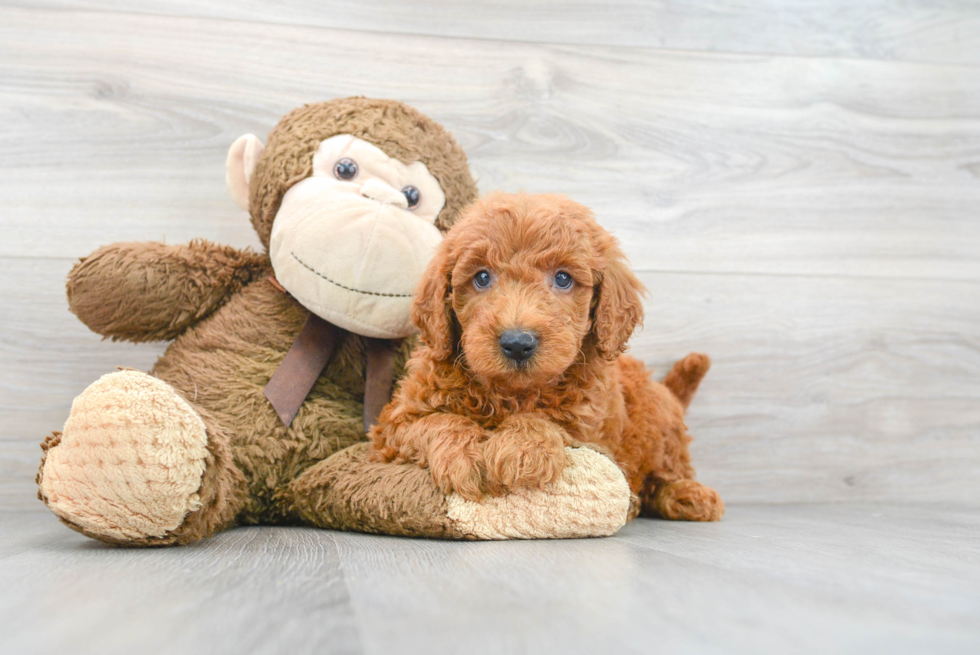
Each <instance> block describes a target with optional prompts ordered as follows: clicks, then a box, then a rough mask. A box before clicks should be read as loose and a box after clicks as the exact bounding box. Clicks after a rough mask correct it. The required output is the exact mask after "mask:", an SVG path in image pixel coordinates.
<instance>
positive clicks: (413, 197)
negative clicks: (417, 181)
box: [402, 185, 422, 209]
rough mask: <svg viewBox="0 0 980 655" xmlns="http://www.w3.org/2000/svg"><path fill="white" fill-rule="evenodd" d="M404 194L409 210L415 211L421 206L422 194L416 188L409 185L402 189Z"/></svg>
mask: <svg viewBox="0 0 980 655" xmlns="http://www.w3.org/2000/svg"><path fill="white" fill-rule="evenodd" d="M402 193H404V194H405V200H407V201H408V208H409V209H415V208H416V207H418V206H419V201H421V200H422V194H421V193H419V190H418V189H416V188H415V187H413V186H411V185H409V186H407V187H405V188H404V189H402Z"/></svg>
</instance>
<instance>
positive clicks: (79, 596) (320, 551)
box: [0, 512, 362, 654]
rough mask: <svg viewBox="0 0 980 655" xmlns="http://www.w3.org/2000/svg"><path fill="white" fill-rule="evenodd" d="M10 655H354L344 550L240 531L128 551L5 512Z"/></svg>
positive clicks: (0, 600)
mask: <svg viewBox="0 0 980 655" xmlns="http://www.w3.org/2000/svg"><path fill="white" fill-rule="evenodd" d="M0 525H2V530H0V535H2V536H0V589H2V591H0V616H2V617H3V618H0V624H2V625H3V628H4V629H3V631H2V632H3V634H2V636H0V650H2V651H3V652H5V653H54V652H59V651H60V652H72V653H79V654H83V653H131V652H142V653H174V654H177V653H181V654H183V653H222V654H223V653H229V654H231V653H294V652H318V653H319V652H323V653H359V652H362V648H361V645H360V641H361V637H360V636H359V635H358V633H357V631H356V630H355V628H354V616H353V610H352V607H351V603H350V597H349V594H348V591H347V587H346V583H345V582H344V574H343V569H342V565H341V562H340V560H339V556H338V552H337V548H336V546H335V545H334V543H333V541H332V540H331V539H330V538H329V537H328V538H324V537H325V536H326V533H320V532H318V531H316V530H312V529H311V530H288V531H287V530H275V529H272V528H259V529H255V530H235V531H232V532H228V533H226V534H224V535H222V536H221V537H220V538H218V539H215V540H212V541H211V542H209V543H207V544H202V545H199V546H190V547H186V548H177V549H149V550H128V549H122V548H113V547H110V546H105V545H103V544H99V543H97V542H94V541H91V540H89V539H87V538H85V537H82V536H81V535H78V534H77V533H74V532H72V531H71V530H69V529H68V528H66V527H65V526H63V525H61V524H60V523H58V521H57V519H55V518H54V516H53V515H50V516H49V515H47V514H42V513H36V512H23V513H12V512H9V513H3V514H2V515H0Z"/></svg>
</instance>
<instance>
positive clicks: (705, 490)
mask: <svg viewBox="0 0 980 655" xmlns="http://www.w3.org/2000/svg"><path fill="white" fill-rule="evenodd" d="M643 513H644V514H647V515H653V516H660V517H661V518H665V519H672V520H675V521H720V520H721V517H722V515H723V514H724V513H725V503H724V502H722V500H721V496H719V495H718V492H717V491H715V490H714V489H712V488H711V487H706V486H704V485H703V484H701V483H700V482H698V481H696V480H677V481H676V482H669V483H666V484H661V485H657V487H656V490H655V491H654V492H653V496H652V497H650V498H647V499H645V500H644V503H643Z"/></svg>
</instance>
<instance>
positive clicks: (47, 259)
mask: <svg viewBox="0 0 980 655" xmlns="http://www.w3.org/2000/svg"><path fill="white" fill-rule="evenodd" d="M15 4H16V3H15ZM20 4H21V5H24V6H22V7H17V6H12V5H11V3H5V5H4V6H2V7H0V121H2V124H3V125H4V129H3V132H2V134H0V229H2V235H3V238H2V239H0V275H2V276H3V277H2V279H4V280H5V281H6V284H5V285H3V286H2V287H0V506H6V507H17V508H24V507H34V506H35V505H36V504H37V501H36V500H35V499H34V493H35V490H34V485H33V482H32V480H33V475H34V471H35V469H36V466H37V461H38V458H39V449H38V447H37V443H38V441H40V439H41V438H42V437H43V436H44V435H45V434H47V433H48V432H49V431H51V430H53V429H59V428H60V426H61V425H62V424H63V422H64V420H65V418H66V417H67V414H68V411H69V408H70V403H71V399H72V398H73V397H74V396H75V395H77V394H78V393H80V392H81V390H82V389H84V388H85V386H86V385H88V384H89V383H91V382H92V381H94V380H95V379H96V378H97V377H98V376H99V375H102V374H103V373H106V372H109V371H112V370H114V368H115V367H116V366H130V367H133V368H138V369H144V370H145V369H147V368H149V367H150V366H151V365H152V362H153V360H154V359H155V358H156V357H157V356H158V355H159V354H160V353H161V352H162V350H163V347H164V346H163V345H147V346H140V347H135V346H130V345H127V344H112V343H109V342H101V341H100V339H99V337H97V336H96V335H93V334H90V333H88V332H87V330H86V329H85V328H84V326H82V325H81V324H80V323H79V322H78V321H77V320H76V319H75V318H74V317H73V316H71V314H69V313H68V312H67V307H66V302H65V297H64V285H63V281H64V275H65V274H66V273H67V271H68V270H69V268H70V266H71V263H72V261H73V260H74V259H76V258H77V257H79V256H83V255H85V254H87V253H88V252H90V251H92V250H93V249H95V248H96V247H97V246H99V245H103V244H105V243H109V242H113V241H125V240H143V239H156V240H165V241H168V242H172V243H179V242H185V241H187V240H189V239H191V238H195V237H204V238H209V239H212V240H215V241H218V242H222V243H228V244H231V245H235V246H240V247H244V246H251V247H257V245H258V244H257V240H256V238H255V236H254V234H252V232H251V229H250V228H249V226H248V221H247V217H246V216H245V214H244V213H243V212H241V211H240V210H238V209H237V208H236V207H235V205H234V203H233V202H232V201H231V200H230V199H229V198H228V197H227V193H226V191H225V189H224V182H223V179H224V171H223V162H224V157H225V152H226V149H227V148H228V146H229V145H230V144H231V143H232V141H233V140H234V139H235V138H236V137H237V136H238V135H240V134H242V133H245V132H253V133H256V134H260V135H263V136H264V135H265V134H266V133H267V132H268V130H269V129H270V127H271V126H272V125H273V124H274V123H275V121H276V120H278V118H279V117H280V115H281V114H283V113H284V112H285V111H287V110H289V109H291V108H293V107H294V106H297V105H299V104H302V103H303V102H308V101H313V100H319V99H326V98H332V97H337V96H345V95H352V94H365V95H371V96H381V97H396V98H399V99H402V100H405V101H407V102H409V103H410V104H413V105H415V106H417V107H418V108H419V109H421V110H422V111H424V112H426V113H428V114H430V115H432V116H433V117H434V118H436V119H437V120H439V121H441V122H443V123H444V124H445V125H446V126H447V127H449V128H450V129H451V130H452V131H453V132H454V134H456V136H457V137H458V139H459V140H460V141H461V143H462V144H463V146H464V148H465V149H466V150H467V152H468V153H469V154H470V158H471V163H472V167H473V169H474V171H475V173H476V174H477V175H478V177H479V179H480V185H481V188H482V189H483V190H484V191H488V190H492V189H498V188H502V189H505V190H517V189H521V188H523V189H525V190H528V191H533V192H563V193H567V194H568V195H570V196H572V197H573V198H575V199H577V200H580V201H582V202H584V203H586V204H588V205H590V206H592V207H593V208H595V209H596V212H597V214H598V216H599V218H600V220H601V221H602V222H603V223H604V224H605V225H606V226H608V227H609V228H611V229H612V230H613V231H614V232H615V233H616V234H617V235H618V236H619V237H620V238H621V239H622V240H623V242H624V245H625V248H626V250H627V252H628V254H629V255H630V257H631V260H632V262H633V264H634V265H635V266H636V267H637V268H638V269H640V270H641V272H642V277H643V279H644V281H645V282H646V284H647V285H648V286H649V287H650V290H651V296H650V299H649V301H648V303H647V313H648V318H647V322H646V329H645V330H644V331H643V332H642V333H640V334H639V335H638V336H637V337H636V339H635V341H634V346H633V350H634V354H636V355H637V356H639V357H641V358H643V359H644V360H645V361H647V362H648V363H650V364H652V365H653V366H654V367H655V368H657V369H658V370H659V373H660V374H663V372H664V371H665V370H666V368H667V367H668V366H669V365H670V363H671V362H672V361H673V360H675V359H677V358H679V357H681V356H683V355H684V354H686V353H687V352H689V351H692V350H698V351H703V352H707V353H709V354H710V355H712V357H713V358H714V360H715V367H714V368H713V370H712V371H711V373H710V374H709V376H708V378H707V380H706V381H705V383H704V385H703V386H702V389H701V391H700V392H699V394H698V396H697V398H695V401H694V404H693V405H692V407H691V411H690V414H689V423H690V426H691V428H692V432H693V433H694V434H695V437H696V441H695V445H694V453H695V462H696V463H697V464H698V467H699V471H700V477H701V479H702V480H704V481H705V482H706V483H708V484H711V485H713V486H716V487H717V488H718V489H719V490H720V491H721V492H722V493H723V495H724V497H725V498H726V499H727V500H728V501H729V503H735V504H738V503H740V502H793V501H819V500H824V501H829V500H833V501H848V500H888V499H891V500H918V499H924V498H931V499H935V500H942V501H951V502H952V501H957V502H976V498H977V496H978V491H980V478H978V477H977V476H976V473H975V472H976V470H977V467H978V465H980V315H978V314H980V221H978V220H977V213H976V208H977V207H980V182H978V180H980V87H978V86H977V85H976V80H977V79H978V77H977V76H978V74H980V68H978V67H976V66H963V65H946V64H937V63H912V62H908V61H899V60H900V59H917V58H918V59H922V60H932V61H939V62H943V61H966V59H963V58H962V57H960V56H959V55H957V56H953V57H946V58H944V57H943V56H940V55H938V54H936V53H939V52H940V51H941V50H942V49H941V48H940V49H933V50H929V48H928V47H927V46H926V45H923V44H926V43H927V42H928V41H930V39H933V38H934V37H935V35H937V34H943V35H945V36H946V37H949V38H947V39H945V41H947V42H948V43H946V45H947V46H948V47H949V48H953V49H955V48H961V49H965V50H961V51H958V52H959V54H960V55H961V54H962V52H970V51H971V50H970V48H974V47H975V44H976V42H975V41H973V40H971V38H972V37H971V38H966V37H963V38H953V37H956V36H957V35H958V34H959V33H960V30H961V29H966V28H967V27H968V26H969V25H970V24H971V22H970V21H971V20H974V19H975V16H974V13H975V11H976V10H974V9H971V7H970V6H969V5H968V4H966V3H957V2H949V3H937V4H932V3H930V4H929V5H928V7H929V8H928V9H927V8H926V4H925V3H918V4H917V3H912V4H910V5H908V6H907V7H906V11H899V10H897V9H894V8H889V7H888V6H886V4H885V3H882V2H872V3H857V4H855V6H854V7H851V5H850V4H849V5H847V7H845V6H844V4H843V3H823V4H820V5H819V6H818V4H817V3H798V4H793V5H792V6H790V5H781V6H782V7H783V9H782V10H781V11H782V13H779V14H778V15H776V16H773V22H772V23H767V24H766V26H767V27H766V29H765V30H763V29H758V30H755V32H757V34H756V35H755V38H750V37H749V36H745V29H742V31H741V32H740V31H739V30H738V29H734V28H733V29H732V30H731V31H729V30H728V29H727V28H725V29H722V27H716V28H713V29H714V32H712V31H711V30H707V31H705V32H704V38H705V39H709V40H711V39H713V41H712V42H713V43H714V45H712V46H711V47H708V46H705V47H704V49H705V50H713V51H709V52H678V51H666V50H658V49H656V48H649V47H646V46H647V45H649V44H648V43H646V42H644V43H636V42H633V41H631V39H633V38H635V36H636V34H638V33H639V32H637V31H635V30H634V31H630V30H631V29H633V28H632V27H630V28H629V29H627V28H626V27H622V25H623V24H625V23H629V24H630V25H631V26H637V25H641V24H642V21H641V20H640V18H638V16H639V14H637V13H636V12H641V13H642V12H654V13H644V14H643V15H644V16H653V17H654V18H650V19H649V20H651V21H653V22H655V23H656V22H657V20H659V19H656V20H654V19H655V18H656V17H657V16H660V17H663V16H667V15H668V14H669V13H670V12H681V11H683V12H693V13H692V15H693V14H698V15H699V16H701V17H700V18H698V19H697V20H696V21H694V22H691V23H689V24H688V23H685V25H687V26H688V28H691V30H689V33H690V34H693V33H694V32H695V31H697V30H693V27H692V26H695V25H700V24H706V23H704V21H709V19H710V20H717V21H721V22H718V23H717V25H723V24H727V23H725V20H726V19H725V17H726V16H728V17H731V19H732V21H734V23H732V24H733V25H734V24H741V25H747V24H756V23H757V22H758V21H757V20H756V19H755V18H752V16H755V14H753V13H752V12H753V11H764V10H765V9H766V7H768V5H766V4H765V3H762V4H754V5H753V4H746V3H738V6H736V5H735V4H732V3H728V2H725V1H723V0H717V1H716V2H709V0H703V1H699V2H692V3H687V4H685V5H684V7H685V8H684V9H679V8H678V7H679V5H676V6H675V5H673V4H664V3H648V4H641V3H630V2H621V3H620V4H618V5H616V6H617V7H619V8H620V9H621V11H618V12H617V11H612V10H611V11H610V18H609V20H610V21H611V22H609V23H603V22H601V21H598V20H591V18H590V17H594V14H593V13H589V12H593V11H594V10H593V9H591V8H589V7H590V6H591V5H590V6H586V4H584V3H574V2H566V3H561V4H554V5H550V6H548V7H545V6H544V5H535V4H533V3H531V4H527V3H523V4H522V7H518V8H515V7H514V6H512V5H511V4H509V3H508V2H502V3H498V6H499V7H500V8H504V9H507V8H509V9H508V10H512V11H516V12H523V13H521V14H520V15H521V16H526V17H528V20H527V21H523V22H522V21H515V20H507V19H506V17H505V14H501V15H500V16H504V17H500V16H498V17H497V18H493V17H492V16H491V15H490V13H489V12H490V10H489V9H486V8H480V7H476V8H472V9H469V10H464V9H461V8H460V7H461V6H462V3H459V4H457V3H452V7H450V4H449V3H446V4H441V5H438V7H441V8H443V9H445V11H443V12H441V13H440V12H433V11H428V12H427V13H428V15H433V14H435V15H437V16H438V20H436V19H431V20H429V21H427V22H425V23H424V25H422V23H421V22H416V23H412V22H411V21H410V20H407V15H408V13H411V10H410V9H406V6H407V4H406V3H391V4H390V5H386V6H387V7H388V8H389V10H390V11H388V12H381V13H382V14H383V15H382V16H380V17H378V18H377V20H378V22H377V24H376V25H375V26H374V27H371V28H370V29H369V28H368V27H366V23H364V22H358V21H363V20H367V18H369V17H370V14H371V11H370V9H371V8H372V7H379V6H381V5H378V4H370V3H364V4H354V3H335V4H334V5H333V6H332V11H319V7H320V5H318V4H316V5H315V4H314V3H311V2H299V1H296V2H291V3H283V4H279V5H276V8H270V7H273V5H271V4H270V5H268V6H266V5H262V4H261V3H258V2H252V1H248V2H243V3H238V4H233V3H228V2H200V3H193V4H192V3H164V4H154V5H150V4H149V3H126V7H125V11H116V9H118V8H119V7H120V6H121V5H119V6H117V5H113V4H111V3H110V2H108V0H107V1H106V2H103V3H101V4H98V3H89V4H87V5H85V6H89V7H96V8H99V10H98V11H94V10H69V9H64V8H53V9H44V8H39V7H42V6H47V7H56V6H57V7H69V6H73V7H74V6H82V5H80V4H74V3H73V4H72V5H68V4H67V3H62V4H57V3H47V4H45V5H41V4H33V3H24V2H21V3H20ZM858 5H859V6H858ZM595 6H598V5H595ZM417 7H420V8H421V9H420V10H419V11H420V15H421V14H422V13H426V11H427V10H426V11H423V10H425V8H426V7H437V5H436V4H432V3H430V4H428V5H426V4H421V5H417ZM468 12H470V13H468ZM472 12H475V13H472ZM480 12H483V13H480ZM630 12H633V13H630ZM656 12H661V13H656ZM663 12H668V13H663ZM698 12H700V13H698ZM794 12H795V13H794ZM374 13H378V12H374ZM182 14H187V15H182ZM312 14H317V15H318V16H319V18H318V19H317V20H314V19H313V18H311V15H312ZM746 16H748V17H749V18H745V17H746ZM474 17H476V18H479V19H480V20H479V21H476V22H472V21H473V20H474ZM739 17H741V18H739ZM491 18H493V19H492V20H491ZM532 18H533V19H534V20H531V19H532ZM535 20H536V21H538V22H537V23H536V22H535ZM644 20H646V19H644ZM692 20H693V19H692ZM746 20H747V21H748V22H745V21H746ZM331 21H335V22H331ZM698 21H701V22H698ZM738 21H742V23H739V22H738ZM542 22H551V23H554V25H555V28H554V29H555V32H554V33H552V32H548V31H546V30H542V29H539V26H540V25H541V24H542ZM289 23H301V25H295V24H294V25H290V24H289ZM581 24H587V25H588V26H589V30H591V31H586V33H585V34H583V35H582V36H581V38H576V39H570V38H568V37H567V35H568V34H571V33H572V32H571V31H570V30H572V29H573V28H574V29H578V28H579V27H580V26H581ZM658 24H659V23H658ZM954 24H955V26H956V27H955V29H954V28H953V27H951V26H953V25H954ZM398 25H401V27H400V28H399V29H395V26H398ZM665 25H666V24H665ZM869 25H875V26H881V27H880V29H881V30H882V31H883V32H887V33H888V34H890V35H891V36H890V37H889V38H891V39H892V41H890V43H891V44H892V46H887V44H886V45H882V43H883V42H882V41H881V40H876V38H877V37H875V34H876V32H875V31H874V29H871V30H869V29H867V28H868V26H869ZM317 26H320V27H317ZM793 26H795V27H793ZM335 28H343V29H335ZM464 28H465V29H464ZM508 29H510V30H511V32H509V33H508V32H507V30H508ZM637 29H639V28H637ZM685 29H687V28H685ZM794 29H795V30H796V31H794ZM358 30H364V31H358ZM467 30H469V31H467ZM479 30H485V31H483V32H482V33H480V34H479V35H478V36H479V38H471V37H472V36H474V35H475V34H476V32H477V31H479ZM562 30H565V31H564V32H562ZM664 30H665V33H666V32H670V33H672V34H675V33H676V34H677V35H678V38H681V37H682V36H683V34H684V29H679V28H678V29H671V30H667V29H666V27H664ZM692 30H693V31H692ZM395 32H398V33H395ZM402 32H416V33H415V34H404V33H402ZM721 33H724V34H727V35H728V36H727V37H726V38H727V39H729V40H727V41H726V40H725V39H723V38H721V37H720V36H719V34H721ZM803 33H807V34H811V35H818V36H819V34H827V35H829V34H836V35H837V36H836V37H835V38H837V41H833V40H830V39H829V37H828V38H827V39H824V40H821V39H823V37H819V38H818V36H813V38H812V39H811V40H809V41H808V40H807V39H806V38H799V39H798V43H799V44H800V48H802V50H799V51H793V50H791V49H789V48H786V47H783V46H780V47H779V48H777V47H776V46H774V45H773V44H774V43H776V42H777V41H778V40H779V39H782V40H783V41H782V42H783V43H790V42H797V37H799V36H800V34H803ZM552 34H558V35H559V37H560V38H559V37H554V39H553V38H552ZM561 34H565V35H566V36H560V35H561ZM590 34H591V35H592V36H589V35H590ZM712 34H714V36H712ZM740 34H741V35H742V36H740ZM930 34H931V35H933V36H928V35H930ZM432 35H434V36H432ZM631 35H632V36H631ZM774 35H778V37H779V39H776V40H775V41H774V40H771V39H770V37H773V38H775V37H774ZM910 35H919V37H921V38H920V39H919V41H916V38H913V37H912V36H910ZM971 35H972V33H971ZM654 36H655V35H654ZM651 38H653V37H651ZM493 39H500V40H493ZM555 39H557V41H559V42H556V43H552V42H551V41H554V40H555ZM936 39H937V40H936V43H939V41H942V40H943V39H938V37H936ZM564 41H569V42H573V44H567V43H564ZM916 43H918V44H919V45H916ZM606 44H614V45H613V46H608V45H606ZM691 44H692V45H691V47H694V45H693V44H695V42H694V41H692V42H691ZM814 44H818V45H820V47H819V48H816V49H815V50H807V48H812V47H815V46H814ZM821 44H822V45H821ZM901 44H905V46H907V47H908V48H911V50H905V51H904V54H903V52H900V50H901V48H900V47H899V45H901ZM971 44H972V45H971ZM654 45H657V44H654ZM660 45H662V44H660ZM624 46H629V47H624ZM668 47H675V48H685V47H687V46H684V45H683V44H680V43H675V44H674V45H669V44H668ZM698 47H700V46H698ZM889 47H891V48H892V50H889V49H888V48H889ZM944 47H945V46H944ZM780 48H782V49H780ZM821 48H823V49H821ZM915 48H920V50H918V51H915ZM922 48H925V50H922ZM937 48H938V46H937ZM769 50H773V51H778V52H780V53H783V54H793V55H800V54H813V53H814V52H817V53H819V54H820V55H821V56H819V57H809V56H806V57H803V56H758V55H748V54H742V53H746V52H763V51H769ZM927 50H928V51H929V52H931V54H926V55H922V53H923V52H926V51H927ZM913 51H914V52H913ZM950 51H951V50H949V49H947V50H945V51H944V52H947V53H948V52H950ZM915 52H919V54H918V55H915ZM909 53H912V55H914V56H907V55H909ZM823 55H826V56H823ZM856 56H867V57H869V59H865V60H862V59H856V58H853V57H856ZM882 58H885V59H887V58H891V59H893V60H891V61H884V60H880V59H882ZM967 59H969V58H967Z"/></svg>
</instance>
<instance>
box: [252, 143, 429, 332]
mask: <svg viewBox="0 0 980 655" xmlns="http://www.w3.org/2000/svg"><path fill="white" fill-rule="evenodd" d="M445 202H446V198H445V196H444V195H443V193H442V188H441V187H440V186H439V182H438V180H436V179H435V178H434V177H433V176H432V175H431V174H430V173H429V171H428V169H427V168H426V167H425V164H423V163H422V162H414V163H412V164H411V165H405V164H403V163H402V162H400V161H398V160H397V159H393V158H391V157H389V156H388V155H386V154H385V153H384V151H382V150H381V149H380V148H378V147H377V146H374V145H372V144H370V143H368V142H366V141H364V140H362V139H358V138H356V137H354V136H351V135H337V136H334V137H331V138H329V139H326V140H325V141H323V142H322V143H321V144H320V148H319V149H318V150H317V152H316V154H315V155H314V156H313V174H312V175H311V176H310V177H308V178H306V179H305V180H303V181H302V182H299V183H298V184H296V185H294V186H293V187H291V188H290V189H289V191H287V192H286V195H285V196H284V197H283V200H282V205H281V206H280V208H279V212H278V213H277V214H276V220H275V222H274V223H273V224H272V235H271V238H270V240H269V255H270V257H271V258H272V266H273V268H274V270H275V272H276V278H277V279H278V280H279V283H280V284H282V285H283V286H284V287H285V288H286V290H287V291H289V293H290V294H292V295H293V297H294V298H296V299H297V300H298V301H299V302H300V303H302V304H303V305H304V306H305V307H306V308H307V309H309V310H310V311H312V312H313V313H315V314H317V315H318V316H320V317H321V318H324V319H326V320H328V321H330V322H331V323H333V324H335V325H339V326H340V327H342V328H344V329H347V330H350V331H352V332H357V333H358V334H364V335H366V336H370V337H381V338H397V337H404V336H407V335H408V334H410V333H411V332H412V324H411V319H410V315H409V310H410V308H411V303H412V292H413V287H414V286H415V282H416V281H417V280H418V279H419V277H420V276H421V274H422V271H424V270H425V266H426V264H427V263H428V261H429V259H430V258H431V257H432V253H433V251H434V250H435V247H436V246H437V245H438V244H439V241H440V240H441V238H442V234H441V233H440V232H439V230H438V228H436V226H435V224H434V223H435V219H436V216H438V215H439V212H440V211H442V208H443V205H445Z"/></svg>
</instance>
